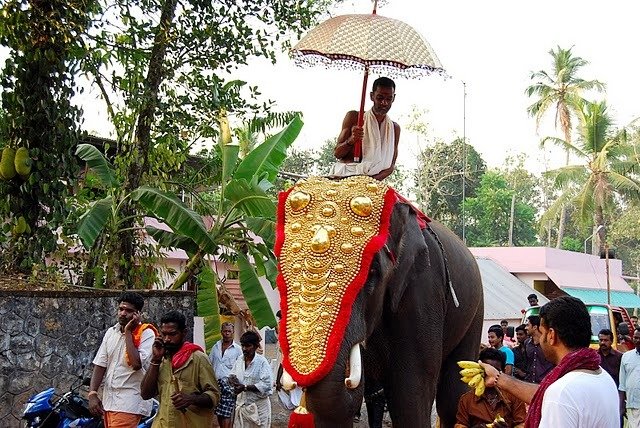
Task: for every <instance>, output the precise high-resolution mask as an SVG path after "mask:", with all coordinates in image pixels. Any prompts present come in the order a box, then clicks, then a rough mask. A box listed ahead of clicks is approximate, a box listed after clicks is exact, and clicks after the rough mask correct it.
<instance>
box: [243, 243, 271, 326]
mask: <svg viewBox="0 0 640 428" xmlns="http://www.w3.org/2000/svg"><path fill="white" fill-rule="evenodd" d="M238 270H239V272H240V289H241V290H242V295H243V296H244V300H245V302H247V306H249V309H250V310H251V314H252V315H253V317H254V318H255V319H256V323H257V324H258V328H262V327H266V326H268V327H275V325H276V318H275V316H274V314H273V311H272V310H271V305H269V301H268V300H267V296H266V295H265V294H264V290H263V289H262V284H260V281H259V280H258V276H257V275H256V271H255V268H254V267H253V265H251V263H249V260H248V259H247V257H246V256H245V255H244V254H238Z"/></svg>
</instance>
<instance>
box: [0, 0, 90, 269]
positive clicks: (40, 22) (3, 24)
mask: <svg viewBox="0 0 640 428" xmlns="http://www.w3.org/2000/svg"><path fill="white" fill-rule="evenodd" d="M93 8H94V3H93V2H91V1H84V0H69V1H68V0H54V1H48V2H21V1H16V0H8V1H6V2H4V3H3V5H2V8H1V9H0V45H2V46H4V47H6V48H8V51H9V58H8V59H7V60H6V62H5V65H4V69H3V72H2V76H1V77H0V84H1V85H2V92H3V94H2V109H3V110H4V118H3V127H2V128H3V129H2V134H3V135H2V137H3V138H2V140H3V144H2V145H3V146H5V147H12V148H14V149H18V148H19V147H26V148H27V149H28V150H29V155H30V157H31V158H33V159H35V160H36V161H35V162H34V163H33V165H32V168H31V172H30V174H29V175H28V177H24V178H21V177H16V178H14V179H13V180H12V181H10V182H4V183H3V184H2V186H0V196H1V197H0V201H1V202H0V217H1V218H2V219H3V221H4V222H7V221H8V222H9V223H11V222H12V221H13V219H15V218H17V217H20V216H22V217H24V218H25V219H26V222H27V224H28V225H29V229H30V230H31V232H30V233H24V234H21V235H19V236H11V235H5V236H3V237H2V238H0V240H2V241H6V251H3V252H2V256H1V259H0V269H2V270H5V271H21V272H24V273H29V272H30V271H31V269H32V267H33V266H34V264H39V265H44V263H45V259H46V258H47V256H49V255H50V254H51V253H52V252H53V251H55V250H56V248H57V245H58V244H57V241H58V234H57V230H58V228H59V227H60V226H62V225H63V223H64V221H65V219H66V217H67V215H68V214H69V208H68V205H67V197H68V195H69V190H70V189H71V188H72V186H73V183H74V182H75V177H76V175H77V172H78V165H77V163H76V160H75V158H74V156H73V150H74V148H75V145H76V143H77V140H78V135H79V131H78V123H79V117H80V111H79V110H78V109H77V108H76V107H74V106H73V105H72V104H71V98H72V97H73V95H74V94H75V93H76V90H75V86H74V70H75V67H76V64H77V60H78V56H77V52H78V47H79V46H80V45H81V40H80V37H81V34H82V33H83V32H84V31H85V29H86V28H87V25H88V24H89V17H90V14H91V11H92V10H93ZM5 224H6V223H5Z"/></svg>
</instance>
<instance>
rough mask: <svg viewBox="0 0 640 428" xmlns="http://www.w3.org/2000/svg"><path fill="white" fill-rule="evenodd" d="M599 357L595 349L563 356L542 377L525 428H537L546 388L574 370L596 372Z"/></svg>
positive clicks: (581, 350) (584, 349)
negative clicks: (558, 362)
mask: <svg viewBox="0 0 640 428" xmlns="http://www.w3.org/2000/svg"><path fill="white" fill-rule="evenodd" d="M599 366H600V355H598V352H597V351H596V350H595V349H591V348H581V349H578V350H577V351H573V352H571V353H569V354H567V355H565V356H564V358H563V359H562V360H561V361H560V364H558V365H557V366H556V367H555V368H554V369H553V370H551V371H550V372H549V373H547V375H546V376H545V377H544V379H543V380H542V382H541V383H540V386H539V387H538V390H537V391H536V393H535V394H534V396H533V399H532V400H531V406H530V407H529V412H528V413H527V419H526V420H525V423H524V426H525V428H537V427H538V426H539V425H540V420H541V419H542V399H543V398H544V393H545V391H546V390H547V388H548V387H549V386H550V385H551V384H552V383H554V382H555V381H557V380H558V379H560V378H561V377H562V376H564V375H565V374H567V373H569V372H572V371H574V370H597V369H598V367H599Z"/></svg>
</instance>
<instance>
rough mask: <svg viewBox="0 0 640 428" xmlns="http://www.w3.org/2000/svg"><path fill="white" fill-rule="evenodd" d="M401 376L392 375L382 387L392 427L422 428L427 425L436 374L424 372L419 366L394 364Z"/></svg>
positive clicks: (429, 417) (429, 420)
mask: <svg viewBox="0 0 640 428" xmlns="http://www.w3.org/2000/svg"><path fill="white" fill-rule="evenodd" d="M395 370H397V371H398V372H400V373H405V375H404V376H392V378H391V383H390V385H389V386H386V387H385V397H386V399H387V405H388V407H389V413H390V415H391V420H392V421H393V426H398V427H407V428H412V427H415V428H424V427H430V426H431V408H432V405H433V400H434V397H435V392H436V391H435V389H436V382H435V381H434V378H437V376H438V372H437V370H436V369H434V370H433V371H429V372H425V371H424V368H423V367H411V366H403V365H398V366H396V367H395Z"/></svg>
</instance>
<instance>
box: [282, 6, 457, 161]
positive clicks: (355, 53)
mask: <svg viewBox="0 0 640 428" xmlns="http://www.w3.org/2000/svg"><path fill="white" fill-rule="evenodd" d="M376 9H377V1H376V2H374V6H373V13H371V14H365V15H362V14H354V15H340V16H336V17H334V18H331V19H329V20H327V21H325V22H323V23H321V24H320V25H318V26H317V27H315V28H313V29H312V30H311V31H309V33H308V34H307V35H306V36H304V37H303V38H302V39H301V40H300V41H299V42H298V44H296V46H294V48H293V54H294V59H295V62H296V64H298V65H300V66H309V65H324V66H327V67H337V68H351V69H359V70H362V69H363V70H364V81H363V82H362V97H361V100H360V113H359V115H358V126H360V127H361V126H363V123H364V102H365V96H366V91H367V79H368V76H369V72H374V73H376V74H386V75H389V76H391V77H406V78H420V77H423V76H425V75H429V74H432V73H438V74H441V75H444V74H445V73H444V70H443V68H442V64H441V63H440V60H439V59H438V57H437V56H436V54H435V52H434V51H433V49H432V48H431V46H430V45H429V43H427V41H426V40H425V39H424V38H423V37H422V36H421V35H420V34H419V33H418V32H417V31H416V30H415V29H413V28H412V27H411V26H410V25H408V24H406V23H404V22H402V21H399V20H397V19H392V18H386V17H384V16H380V15H378V14H377V13H376ZM361 150H362V142H361V141H356V143H355V145H354V161H355V162H360V160H361Z"/></svg>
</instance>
